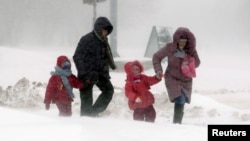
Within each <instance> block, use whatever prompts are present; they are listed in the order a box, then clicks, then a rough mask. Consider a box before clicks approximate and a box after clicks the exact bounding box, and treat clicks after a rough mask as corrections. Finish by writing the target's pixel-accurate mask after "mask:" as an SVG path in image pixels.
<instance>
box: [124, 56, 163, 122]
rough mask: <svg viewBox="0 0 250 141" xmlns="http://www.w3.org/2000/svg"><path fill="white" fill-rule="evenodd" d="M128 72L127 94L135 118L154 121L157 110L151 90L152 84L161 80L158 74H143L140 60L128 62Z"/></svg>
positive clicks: (126, 65)
mask: <svg viewBox="0 0 250 141" xmlns="http://www.w3.org/2000/svg"><path fill="white" fill-rule="evenodd" d="M124 70H125V72H126V74H127V79H126V83H125V95H126V97H127V98H128V106H129V108H130V109H131V110H133V111H134V112H133V119H134V120H140V121H147V122H154V121H155V118H156V112H155V109H154V106H153V104H154V101H155V99H154V96H153V94H152V93H151V92H150V91H149V89H150V86H152V85H154V84H156V83H158V82H160V81H161V78H157V77H156V76H147V75H145V74H142V72H143V66H142V64H141V63H140V62H139V61H137V60H136V61H133V62H128V63H126V64H125V65H124Z"/></svg>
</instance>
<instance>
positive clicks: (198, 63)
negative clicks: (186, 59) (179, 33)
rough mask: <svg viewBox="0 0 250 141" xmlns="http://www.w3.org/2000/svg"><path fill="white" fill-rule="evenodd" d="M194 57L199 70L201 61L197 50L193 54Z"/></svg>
mask: <svg viewBox="0 0 250 141" xmlns="http://www.w3.org/2000/svg"><path fill="white" fill-rule="evenodd" d="M193 57H194V59H195V67H196V68H197V67H199V66H200V63H201V61H200V58H199V55H198V53H197V51H196V50H195V51H194V53H193Z"/></svg>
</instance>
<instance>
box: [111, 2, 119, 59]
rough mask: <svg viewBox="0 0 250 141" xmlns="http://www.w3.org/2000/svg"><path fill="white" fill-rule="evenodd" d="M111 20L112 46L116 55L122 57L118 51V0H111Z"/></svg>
mask: <svg viewBox="0 0 250 141" xmlns="http://www.w3.org/2000/svg"><path fill="white" fill-rule="evenodd" d="M110 21H111V23H112V24H113V31H112V34H110V46H111V48H112V54H113V56H114V57H120V56H119V54H118V52H117V0H110Z"/></svg>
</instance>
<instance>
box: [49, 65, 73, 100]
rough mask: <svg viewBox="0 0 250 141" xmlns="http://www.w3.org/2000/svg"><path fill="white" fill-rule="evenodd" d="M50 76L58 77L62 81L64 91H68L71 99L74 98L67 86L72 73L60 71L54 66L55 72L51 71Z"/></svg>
mask: <svg viewBox="0 0 250 141" xmlns="http://www.w3.org/2000/svg"><path fill="white" fill-rule="evenodd" d="M50 74H51V75H59V76H60V77H61V79H62V82H63V85H64V86H65V88H66V90H67V91H68V94H69V95H70V97H71V98H74V97H75V95H74V93H73V89H72V87H71V85H70V84H69V80H68V77H69V76H70V75H71V74H72V71H71V70H70V71H65V70H63V69H61V68H60V67H58V66H55V71H52V72H51V73H50Z"/></svg>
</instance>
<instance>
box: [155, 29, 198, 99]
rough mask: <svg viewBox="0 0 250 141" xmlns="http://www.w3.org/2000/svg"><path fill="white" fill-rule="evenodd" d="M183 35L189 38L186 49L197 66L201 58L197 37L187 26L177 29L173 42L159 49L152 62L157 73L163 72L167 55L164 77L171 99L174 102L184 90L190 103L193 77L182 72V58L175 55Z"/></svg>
mask: <svg viewBox="0 0 250 141" xmlns="http://www.w3.org/2000/svg"><path fill="white" fill-rule="evenodd" d="M181 37H184V38H186V39H187V44H186V47H185V48H184V51H185V53H186V54H187V55H189V56H191V57H193V58H194V60H195V67H196V68H197V67H198V66H199V65H200V58H199V56H198V53H197V50H196V39H195V36H194V35H193V33H192V32H191V31H190V30H189V29H188V28H185V27H180V28H178V29H177V30H176V31H175V33H174V35H173V42H171V43H168V44H167V45H166V46H165V47H163V48H161V49H160V50H159V51H157V52H156V53H155V54H154V55H153V59H152V63H153V67H154V70H155V72H156V73H157V72H159V71H160V72H163V68H162V66H161V61H162V60H163V58H165V57H167V61H168V66H167V68H166V70H165V75H164V77H165V85H166V88H167V91H168V95H169V98H170V101H171V102H174V100H175V98H177V97H179V96H181V91H183V92H184V93H185V96H186V97H187V101H186V102H187V103H190V101H191V93H192V82H193V79H192V78H191V77H187V76H185V75H184V74H183V73H182V71H181V64H182V58H178V57H176V56H175V55H174V54H175V52H176V50H177V47H178V41H179V39H180V38H181Z"/></svg>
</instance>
